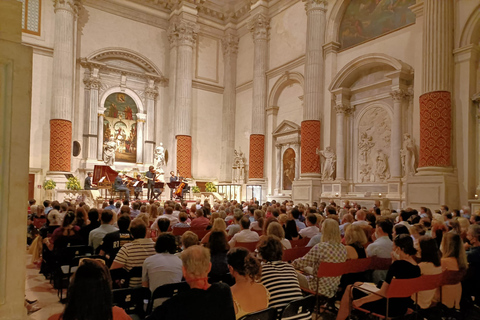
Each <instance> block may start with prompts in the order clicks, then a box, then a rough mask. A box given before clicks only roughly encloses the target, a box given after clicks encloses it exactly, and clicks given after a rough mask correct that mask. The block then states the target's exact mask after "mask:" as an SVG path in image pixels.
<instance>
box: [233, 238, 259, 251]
mask: <svg viewBox="0 0 480 320" xmlns="http://www.w3.org/2000/svg"><path fill="white" fill-rule="evenodd" d="M257 244H258V241H255V242H240V241H237V242H235V247H243V248H247V249H248V250H249V251H250V252H254V251H255V250H256V249H257Z"/></svg>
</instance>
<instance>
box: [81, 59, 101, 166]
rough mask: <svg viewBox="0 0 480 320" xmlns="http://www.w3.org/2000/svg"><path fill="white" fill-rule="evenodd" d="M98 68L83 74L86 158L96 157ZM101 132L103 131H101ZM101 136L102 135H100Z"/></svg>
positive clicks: (92, 158)
mask: <svg viewBox="0 0 480 320" xmlns="http://www.w3.org/2000/svg"><path fill="white" fill-rule="evenodd" d="M98 71H99V70H98V69H97V68H95V69H93V70H90V72H89V73H87V74H85V79H84V80H83V83H84V84H85V98H84V101H85V110H86V112H85V118H86V119H85V125H86V127H85V133H84V146H85V148H86V158H87V159H89V160H96V159H97V144H98V142H97V139H98V131H97V130H98V104H99V101H98V89H100V79H99V76H98ZM102 134H103V132H102ZM100 136H101V137H102V136H103V135H100Z"/></svg>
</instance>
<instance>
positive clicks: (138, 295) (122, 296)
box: [113, 287, 152, 319]
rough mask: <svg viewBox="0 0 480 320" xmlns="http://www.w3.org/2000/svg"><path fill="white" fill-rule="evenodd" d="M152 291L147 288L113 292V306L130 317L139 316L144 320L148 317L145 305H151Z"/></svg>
mask: <svg viewBox="0 0 480 320" xmlns="http://www.w3.org/2000/svg"><path fill="white" fill-rule="evenodd" d="M151 296H152V294H151V292H150V289H148V288H145V287H136V288H125V289H115V290H113V304H114V305H115V306H117V307H120V308H122V309H124V310H125V312H126V313H127V314H128V315H133V314H134V315H137V316H138V317H139V318H140V319H144V318H145V316H146V315H147V312H146V310H145V304H146V305H147V306H148V305H149V304H150V297H151Z"/></svg>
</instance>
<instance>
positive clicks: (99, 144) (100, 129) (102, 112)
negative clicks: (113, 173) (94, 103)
mask: <svg viewBox="0 0 480 320" xmlns="http://www.w3.org/2000/svg"><path fill="white" fill-rule="evenodd" d="M97 117H98V121H97V125H98V129H97V132H98V138H97V160H99V161H102V160H103V119H104V118H105V107H103V106H102V107H99V108H98V113H97Z"/></svg>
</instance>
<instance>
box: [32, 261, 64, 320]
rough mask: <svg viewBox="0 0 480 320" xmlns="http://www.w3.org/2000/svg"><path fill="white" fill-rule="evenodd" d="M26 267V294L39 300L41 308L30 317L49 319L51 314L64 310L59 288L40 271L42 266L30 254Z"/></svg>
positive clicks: (39, 319)
mask: <svg viewBox="0 0 480 320" xmlns="http://www.w3.org/2000/svg"><path fill="white" fill-rule="evenodd" d="M26 267H27V276H26V280H25V296H26V298H27V299H28V300H38V302H37V303H36V305H37V306H38V307H40V308H41V309H40V310H39V311H37V312H34V313H32V314H30V315H29V319H33V320H47V319H48V318H49V317H50V316H51V315H53V314H56V313H59V312H62V310H63V305H62V304H61V303H60V302H59V299H58V297H57V290H55V289H53V286H52V285H51V284H50V281H49V280H46V279H45V277H44V276H43V275H42V274H40V273H39V270H40V268H39V267H38V266H36V265H35V264H33V263H32V262H31V255H29V254H27V266H26Z"/></svg>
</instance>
